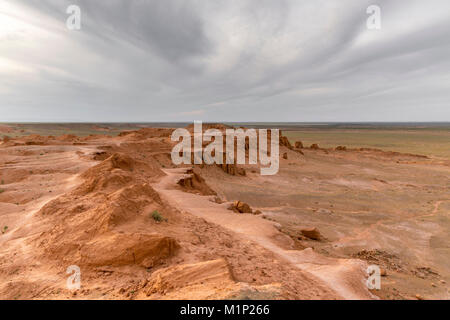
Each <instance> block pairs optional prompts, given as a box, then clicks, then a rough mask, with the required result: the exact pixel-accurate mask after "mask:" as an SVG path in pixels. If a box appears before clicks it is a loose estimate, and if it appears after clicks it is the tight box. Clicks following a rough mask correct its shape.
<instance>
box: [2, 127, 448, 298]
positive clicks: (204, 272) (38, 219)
mask: <svg viewBox="0 0 450 320" xmlns="http://www.w3.org/2000/svg"><path fill="white" fill-rule="evenodd" d="M244 126H246V125H245V124H244ZM251 126H253V127H254V126H255V125H249V126H248V127H251ZM258 126H261V127H264V126H265V125H264V124H259V125H258ZM174 127H175V126H174V125H170V124H157V125H156V124H139V125H138V124H11V123H7V124H0V137H1V138H2V140H1V142H0V183H1V184H0V228H1V234H0V298H1V299H414V300H422V299H449V298H450V291H449V288H450V286H449V283H450V232H449V231H450V152H449V150H450V125H441V126H433V125H430V126H429V125H420V126H419V125H416V126H406V125H385V126H382V127H379V126H376V125H367V126H343V125H325V126H310V125H302V126H298V125H289V126H287V125H280V126H279V127H280V129H282V137H285V138H282V139H280V143H281V145H280V170H279V172H278V174H276V175H273V176H262V175H261V174H260V171H259V168H258V165H228V166H227V165H224V166H218V165H180V166H175V165H174V164H173V162H172V160H171V156H170V153H171V150H172V148H173V146H174V145H175V144H176V142H173V141H171V139H170V136H171V133H172V131H173V130H174ZM210 127H215V128H218V129H219V130H224V128H226V127H227V126H226V125H222V124H217V125H210ZM269 127H270V126H269ZM188 128H189V126H188ZM370 265H377V266H379V267H380V270H381V288H380V289H379V290H377V289H370V288H368V286H367V283H366V281H367V278H368V274H367V268H368V266H370ZM70 266H77V267H79V269H80V272H81V277H80V280H81V281H80V288H79V289H70V288H68V287H67V279H68V277H70V274H68V273H67V268H68V267H70Z"/></svg>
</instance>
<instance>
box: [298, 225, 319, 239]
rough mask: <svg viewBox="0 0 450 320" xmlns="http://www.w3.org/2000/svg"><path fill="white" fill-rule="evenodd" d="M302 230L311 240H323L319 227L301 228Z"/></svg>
mask: <svg viewBox="0 0 450 320" xmlns="http://www.w3.org/2000/svg"><path fill="white" fill-rule="evenodd" d="M300 232H301V233H302V235H303V236H305V237H306V238H309V239H311V240H321V239H322V235H321V234H320V232H319V230H318V229H317V228H305V229H301V230H300Z"/></svg>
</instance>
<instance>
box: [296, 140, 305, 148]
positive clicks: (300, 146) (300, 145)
mask: <svg viewBox="0 0 450 320" xmlns="http://www.w3.org/2000/svg"><path fill="white" fill-rule="evenodd" d="M295 148H297V149H303V142H301V141H296V142H295Z"/></svg>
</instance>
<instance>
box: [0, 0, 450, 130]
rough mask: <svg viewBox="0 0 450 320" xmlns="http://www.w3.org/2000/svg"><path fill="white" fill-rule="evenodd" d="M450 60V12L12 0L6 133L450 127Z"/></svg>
mask: <svg viewBox="0 0 450 320" xmlns="http://www.w3.org/2000/svg"><path fill="white" fill-rule="evenodd" d="M70 4H77V5H78V6H80V8H81V21H82V28H81V30H80V31H70V30H68V29H67V28H66V24H65V23H66V19H67V17H68V15H67V14H66V9H67V7H68V6H69V5H70ZM372 4H377V5H379V6H380V7H381V14H382V15H381V18H382V28H381V30H368V29H367V27H366V20H367V18H368V15H367V14H366V9H367V7H368V6H369V5H372ZM449 57H450V2H449V1H447V0H430V1H422V0H410V1H407V2H406V1H388V0H376V1H373V0H372V1H366V0H341V1H334V0H214V1H205V0H166V1H161V0H147V1H144V0H98V1H89V0H77V1H76V0H70V1H69V0H0V121H99V122H100V121H103V122H108V121H191V120H194V119H198V120H204V121H290V122H293V121H450V59H449Z"/></svg>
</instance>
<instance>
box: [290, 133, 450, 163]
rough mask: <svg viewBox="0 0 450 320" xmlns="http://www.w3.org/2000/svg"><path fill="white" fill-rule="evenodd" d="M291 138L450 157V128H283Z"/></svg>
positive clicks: (308, 142) (326, 144) (327, 145)
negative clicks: (288, 129)
mask: <svg viewBox="0 0 450 320" xmlns="http://www.w3.org/2000/svg"><path fill="white" fill-rule="evenodd" d="M284 135H286V136H287V137H288V138H289V140H291V142H294V141H299V140H300V141H302V142H303V144H304V145H305V146H310V145H311V144H313V143H317V144H319V146H320V147H323V148H334V147H336V146H339V145H342V146H346V147H347V148H376V149H381V150H384V151H396V152H402V153H412V154H421V155H426V156H434V157H443V158H450V128H423V129H404V128H395V127H393V128H389V129H327V128H325V129H324V128H317V129H314V128H308V129H301V130H290V131H287V130H286V131H284Z"/></svg>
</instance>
